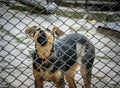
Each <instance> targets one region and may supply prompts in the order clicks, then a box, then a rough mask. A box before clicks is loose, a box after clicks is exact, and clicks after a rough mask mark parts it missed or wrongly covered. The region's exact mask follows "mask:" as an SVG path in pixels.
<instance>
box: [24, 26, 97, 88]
mask: <svg viewBox="0 0 120 88" xmlns="http://www.w3.org/2000/svg"><path fill="white" fill-rule="evenodd" d="M56 31H57V30H56V29H55V28H53V30H49V29H46V28H44V27H37V26H32V27H29V28H27V29H26V30H25V33H26V34H28V35H29V36H31V37H32V38H33V39H34V41H35V47H36V52H34V54H33V55H32V56H33V69H34V71H33V73H34V77H35V88H43V82H44V81H52V82H53V83H54V84H55V85H56V87H57V88H65V80H66V81H67V82H68V86H69V88H77V87H76V83H75V79H74V78H75V73H76V72H77V69H78V67H79V66H80V67H81V69H80V71H81V74H82V77H83V80H84V88H91V74H92V65H93V62H94V56H95V49H94V46H93V44H92V43H91V42H90V41H89V40H88V39H87V38H86V37H85V36H83V35H80V34H78V33H71V34H68V35H65V34H64V35H63V32H62V33H61V34H62V36H60V35H61V34H60V33H58V34H55V33H57V32H56ZM56 36H57V37H59V36H60V37H59V38H56Z"/></svg>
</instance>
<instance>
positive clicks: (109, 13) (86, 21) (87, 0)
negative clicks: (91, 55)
mask: <svg viewBox="0 0 120 88" xmlns="http://www.w3.org/2000/svg"><path fill="white" fill-rule="evenodd" d="M119 11H120V1H119V0H53V1H52V0H0V17H1V18H0V88H14V87H15V88H34V87H35V75H36V74H34V73H35V72H37V73H38V75H39V76H38V79H37V80H39V79H40V78H41V77H43V80H44V79H47V80H45V81H44V86H43V88H55V87H56V85H54V83H53V82H50V81H49V80H50V79H51V75H54V76H55V77H57V78H58V79H59V77H60V78H61V76H60V75H59V73H58V74H57V72H55V74H54V73H50V71H49V70H50V69H51V68H49V67H50V66H51V65H52V64H50V66H44V67H45V68H43V67H42V65H41V64H43V63H47V62H46V61H45V62H44V60H42V61H39V59H40V58H37V59H38V60H36V61H35V60H33V59H35V58H36V57H37V56H41V55H43V54H35V52H40V51H41V49H40V50H39V48H38V50H36V46H37V45H36V46H35V41H33V39H32V38H31V37H28V35H27V34H26V33H25V29H26V28H28V27H31V26H34V27H35V26H42V27H43V28H44V29H47V33H48V32H50V30H52V29H54V28H57V30H59V31H58V32H57V33H56V35H54V36H57V37H56V39H55V40H58V41H59V40H60V38H61V37H62V36H63V35H65V36H69V34H70V33H78V34H83V35H84V36H86V37H87V38H88V39H89V40H90V41H92V43H93V45H94V46H95V60H94V64H93V65H92V63H90V65H92V66H93V69H92V78H91V86H92V88H120V12H119ZM36 29H37V30H38V29H40V28H36ZM48 29H49V30H48ZM37 30H36V31H37ZM55 30H56V29H55ZM61 32H62V35H59V34H60V33H61ZM27 33H28V32H27ZM30 33H34V35H35V36H37V34H35V31H30ZM28 34H29V33H28ZM50 34H51V33H49V34H48V35H50ZM57 34H58V35H59V36H61V37H59V36H58V35H57ZM41 35H42V34H41ZM48 35H46V36H48ZM32 36H33V35H32ZM51 36H53V35H51ZM58 37H59V38H58ZM34 38H36V37H34ZM50 38H51V37H50ZM81 38H82V37H81ZM42 39H44V38H42ZM48 39H49V38H48ZM69 39H72V37H71V38H69ZM73 39H74V38H73ZM63 40H64V41H65V40H66V41H67V39H63ZM78 40H79V39H78ZM50 41H51V42H53V41H52V40H50ZM64 41H61V42H64ZM74 41H77V40H74ZM86 41H88V40H86ZM39 42H40V41H39ZM45 42H46V41H45ZM49 45H52V44H51V43H50V44H48V48H45V49H44V50H43V51H42V52H41V53H43V52H44V51H45V50H46V52H45V54H46V53H48V52H49V49H50V47H51V46H49ZM63 45H64V43H63ZM86 45H87V44H86ZM71 46H72V45H71ZM53 47H54V46H52V50H51V51H50V52H52V53H51V54H53V53H55V52H57V51H56V50H55V49H54V48H53ZM57 47H60V46H57ZM67 47H70V46H67ZM61 48H63V47H60V49H61ZM64 48H65V49H66V47H64ZM73 48H74V47H73ZM81 50H83V51H85V48H82V49H81ZM81 50H78V51H77V52H79V51H81ZM68 51H71V52H74V51H75V50H72V49H71V47H70V50H69V49H68ZM63 52H64V51H63ZM66 52H67V50H66V51H65V52H64V53H66ZM75 52H76V51H75ZM64 53H63V54H64ZM31 54H32V55H31ZM68 55H69V56H68V58H66V59H70V58H71V57H72V55H71V53H70V54H69V53H68ZM80 55H81V54H80ZM32 56H33V58H32ZM61 56H62V54H61ZM73 57H74V55H73ZM73 57H72V58H73ZM60 58H61V57H60V56H59V57H57V59H60ZM50 59H51V58H50ZM56 61H57V60H56ZM89 61H90V60H87V63H89ZM36 62H37V66H36V65H35V66H36V68H35V67H34V64H35V63H36ZM38 62H40V63H41V64H38ZM42 62H43V63H42ZM73 62H76V61H73ZM77 62H78V61H77ZM77 62H76V63H77ZM65 64H66V62H65ZM70 64H71V63H70ZM78 64H79V63H78ZM86 65H87V64H84V65H83V66H81V67H84V66H86ZM52 66H53V65H52ZM55 66H57V65H55ZM53 67H54V66H53ZM67 67H68V68H69V69H72V67H73V66H70V65H68V66H67ZM33 69H34V70H36V71H35V72H34V71H33ZM41 69H42V70H41ZM86 69H87V70H88V68H87V67H86ZM57 70H59V71H60V74H61V75H62V72H63V71H64V70H61V68H60V67H59V66H57ZM75 70H76V71H75ZM79 70H80V68H77V69H76V67H75V69H73V70H72V71H71V72H70V73H71V74H69V76H68V77H72V76H71V75H72V72H74V71H75V74H74V76H75V84H76V85H77V88H84V82H83V79H82V76H81V73H80V71H79ZM41 71H43V73H42V75H41ZM83 72H84V71H83ZM68 73H69V70H68V72H67V71H64V72H63V76H64V75H65V74H68ZM46 74H47V75H46ZM48 74H51V75H48ZM86 74H87V73H86ZM86 74H84V75H86ZM44 75H46V76H44ZM83 77H84V76H83ZM63 78H65V77H63ZM71 79H72V78H70V79H69V80H71ZM88 79H89V77H88ZM65 80H66V79H65ZM55 81H56V82H57V80H55ZM62 81H64V79H63V80H62ZM41 82H42V81H40V83H39V84H38V85H39V87H40V86H41V85H42V83H41ZM68 82H69V81H68ZM68 82H67V81H65V88H68V86H69V85H68ZM61 83H63V84H60V85H64V82H61ZM89 84H90V83H89V82H88V84H87V86H88V87H86V88H89ZM71 85H72V84H71ZM39 87H38V88H39ZM74 87H75V86H72V87H71V88H74ZM40 88H41V87H40ZM62 88H63V87H62Z"/></svg>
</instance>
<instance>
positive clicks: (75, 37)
mask: <svg viewBox="0 0 120 88" xmlns="http://www.w3.org/2000/svg"><path fill="white" fill-rule="evenodd" d="M54 47H55V52H54V56H53V58H56V60H58V61H59V60H60V61H59V62H58V63H56V65H59V66H57V67H63V68H62V70H64V71H67V70H69V69H70V68H71V66H73V65H74V64H75V63H78V64H80V63H81V62H82V63H83V64H85V65H86V67H87V69H89V68H91V67H92V66H91V65H92V63H93V61H94V53H95V50H94V46H93V44H92V43H91V42H90V41H89V40H88V39H87V38H86V37H85V36H83V35H80V34H78V33H71V34H68V35H64V36H62V37H60V38H59V39H57V40H56V41H55V42H54ZM88 61H89V63H88Z"/></svg>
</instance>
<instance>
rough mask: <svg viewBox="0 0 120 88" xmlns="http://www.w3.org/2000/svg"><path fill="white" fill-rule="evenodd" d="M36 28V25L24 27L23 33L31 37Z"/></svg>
mask: <svg viewBox="0 0 120 88" xmlns="http://www.w3.org/2000/svg"><path fill="white" fill-rule="evenodd" d="M36 29H37V26H32V27H28V28H27V29H25V33H26V34H28V35H29V36H31V37H33V34H34V33H35V31H36Z"/></svg>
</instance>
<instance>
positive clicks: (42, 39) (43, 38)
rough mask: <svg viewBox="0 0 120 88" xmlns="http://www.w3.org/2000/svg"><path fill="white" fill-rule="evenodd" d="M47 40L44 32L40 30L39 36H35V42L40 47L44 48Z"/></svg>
mask: <svg viewBox="0 0 120 88" xmlns="http://www.w3.org/2000/svg"><path fill="white" fill-rule="evenodd" d="M47 41H48V39H47V36H46V34H45V31H44V30H40V31H39V34H38V36H37V42H38V43H39V44H40V45H41V46H45V45H46V43H47Z"/></svg>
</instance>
